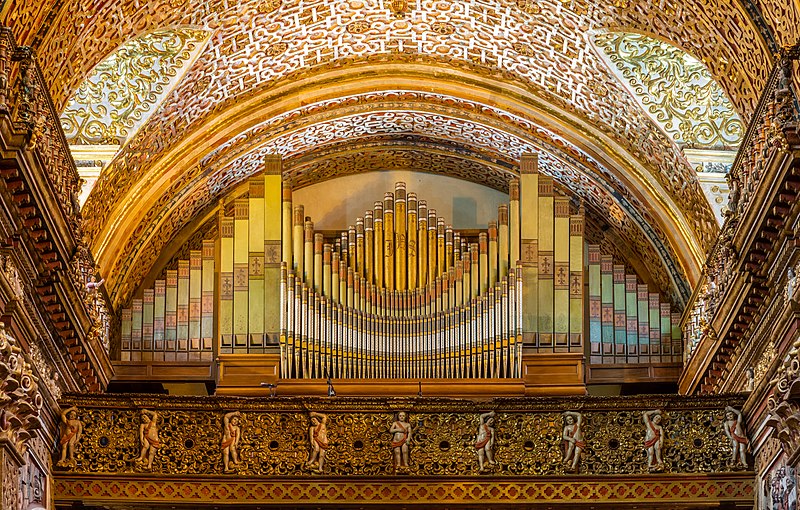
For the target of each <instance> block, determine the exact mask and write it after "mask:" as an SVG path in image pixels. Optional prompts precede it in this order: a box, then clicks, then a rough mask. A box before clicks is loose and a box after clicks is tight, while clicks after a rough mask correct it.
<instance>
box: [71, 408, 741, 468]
mask: <svg viewBox="0 0 800 510" xmlns="http://www.w3.org/2000/svg"><path fill="white" fill-rule="evenodd" d="M109 398H110V400H109ZM134 400H135V405H136V406H143V405H144V406H148V408H149V409H154V412H157V413H158V417H159V425H158V430H159V434H158V439H157V440H158V442H159V445H160V448H159V449H158V455H157V457H156V461H154V462H153V465H152V469H151V470H148V469H147V467H146V465H144V464H143V463H141V462H136V460H135V459H136V457H137V456H138V455H139V451H140V442H139V441H140V438H139V437H137V434H136V431H137V430H138V428H139V427H140V426H141V425H142V421H141V420H140V418H139V416H140V410H139V409H140V408H139V407H134V406H133V403H131V404H128V403H126V402H127V400H126V399H125V398H121V399H120V398H115V397H109V396H107V395H106V396H103V403H102V404H100V401H99V400H96V399H95V400H93V399H92V397H80V398H76V397H69V398H68V399H66V404H65V405H73V404H74V405H76V406H79V407H80V409H81V413H82V422H83V424H84V431H83V435H82V438H81V447H80V448H78V449H77V450H76V452H75V459H76V462H75V464H74V465H73V466H72V467H70V468H69V472H70V473H72V474H80V473H84V474H91V473H96V472H100V473H109V474H115V473H116V474H124V473H141V472H152V473H153V474H154V475H164V474H174V473H181V474H183V475H185V476H194V475H215V474H223V473H224V472H225V466H224V463H223V458H222V456H221V455H220V449H219V447H220V425H221V424H222V423H223V416H224V414H226V412H225V411H221V410H220V409H221V408H226V407H228V406H230V405H231V403H232V402H233V401H231V402H228V401H226V400H224V399H216V398H205V399H187V398H166V399H165V398H160V399H155V398H150V397H144V396H142V397H135V398H134ZM671 400H674V403H670V402H669V401H671ZM646 401H647V399H638V400H637V399H627V400H626V399H605V400H604V399H584V400H578V401H575V400H574V399H572V400H567V399H496V400H495V401H493V402H491V403H483V404H477V403H474V402H471V401H464V400H450V399H441V400H440V399H416V400H414V399H400V401H395V400H394V399H392V400H389V401H387V400H384V399H348V398H343V397H337V398H336V399H325V400H323V399H313V398H312V399H302V398H282V399H272V400H263V399H236V401H235V402H236V405H237V406H238V409H239V412H240V413H241V422H242V423H247V429H246V430H245V429H242V431H241V433H240V434H239V436H238V437H239V438H240V439H239V441H240V442H239V445H238V454H239V456H240V463H239V464H238V465H237V466H236V472H237V473H238V474H240V475H243V476H264V477H270V478H271V479H275V478H280V477H287V476H289V477H294V476H309V475H314V474H317V472H322V473H335V474H336V475H337V476H385V475H392V474H393V473H395V472H400V473H409V474H412V475H437V476H459V475H478V474H480V473H481V470H480V463H479V462H476V453H478V454H479V453H480V448H479V447H482V448H486V447H489V449H488V450H484V454H485V458H484V461H485V463H484V467H485V468H486V471H489V472H491V473H492V475H493V476H498V477H510V476H512V477H513V476H550V475H563V474H566V473H570V472H572V463H571V462H568V463H566V464H565V462H564V451H563V449H562V446H563V442H564V435H565V428H564V427H565V426H569V425H570V424H569V423H567V421H568V420H566V421H562V420H563V418H564V415H563V413H564V412H565V411H568V410H569V408H568V407H567V406H571V405H580V409H582V410H581V412H580V415H581V423H580V431H579V432H578V431H574V432H572V433H571V437H572V438H573V439H575V444H576V446H577V445H578V442H579V441H583V442H584V443H585V444H584V445H583V446H581V448H582V451H581V452H580V459H579V466H580V470H581V472H585V473H592V474H625V473H628V474H631V473H639V474H643V473H647V472H648V457H647V451H646V449H645V443H646V442H647V440H649V439H651V438H648V432H647V431H648V430H649V429H646V428H645V427H644V426H643V423H642V412H641V411H639V410H637V409H636V407H638V408H639V409H641V408H642V407H643V406H644V405H645V404H644V402H646ZM651 401H652V400H651ZM664 403H665V404H666V405H667V409H668V412H669V422H662V423H655V424H654V425H655V426H656V427H657V429H658V427H660V428H661V431H662V435H661V438H660V439H661V441H662V445H663V455H662V459H661V460H662V468H663V470H664V471H668V472H673V473H710V472H717V473H725V472H732V471H733V470H734V466H731V465H730V464H729V463H728V459H729V458H730V456H731V454H732V445H731V442H730V441H729V440H728V438H727V437H726V435H725V433H724V430H723V428H724V427H723V421H724V420H722V419H721V417H720V411H719V410H720V409H723V408H724V407H725V406H727V405H732V406H737V407H738V406H740V405H741V403H742V400H741V399H730V398H727V399H713V398H712V399H709V398H697V397H693V401H692V402H689V400H688V399H675V398H674V397H670V398H668V399H667V401H665V402H664ZM156 405H158V407H156ZM406 405H408V406H409V407H404V406H406ZM476 405H488V406H490V407H491V408H493V409H495V411H494V413H495V414H494V416H491V414H490V413H484V414H483V416H480V415H479V414H478V412H477V408H476ZM387 406H389V407H392V408H395V409H397V408H399V409H401V410H400V411H399V412H396V414H395V413H394V412H389V411H384V409H386V408H387ZM401 406H402V407H401ZM307 407H312V408H314V409H318V410H319V411H314V412H315V413H316V414H315V415H309V413H308V412H307V411H306V410H305V408H307ZM565 407H566V409H565ZM405 409H411V411H406V410H405ZM412 412H413V414H412ZM323 417H324V418H326V420H325V419H323ZM494 420H496V422H495V421H494ZM656 421H658V420H657V419H656ZM496 423H500V424H502V426H500V427H496V426H495V424H496ZM574 424H577V421H575V422H574V423H573V424H572V425H574ZM320 425H324V427H322V428H320ZM487 426H488V430H487V429H486V427H487ZM478 427H480V429H478ZM573 430H574V429H573ZM254 431H259V432H258V433H253V432H254ZM476 432H477V434H476ZM484 433H485V435H483V434H484ZM146 434H147V433H146V432H145V435H146ZM566 434H567V435H570V432H569V430H567V432H566ZM491 437H494V442H493V443H492V442H491V440H490V441H486V443H485V444H483V445H481V443H483V442H484V441H485V440H486V438H491ZM315 444H316V445H317V446H319V448H320V449H319V454H320V455H318V456H316V457H315V456H314V453H315V451H314V445H315ZM323 445H324V446H326V447H323ZM408 446H410V448H404V447H408ZM488 451H491V454H492V460H493V461H494V462H495V465H493V466H492V465H491V464H489V462H488V461H489V456H488V455H486V454H487V453H488ZM575 451H576V452H577V448H576V450H575ZM323 453H324V455H323ZM320 459H324V461H323V464H322V465H320V463H319V461H320ZM653 462H654V463H657V461H656V458H655V456H654V457H653ZM309 468H310V471H311V472H309ZM489 468H491V469H489Z"/></svg>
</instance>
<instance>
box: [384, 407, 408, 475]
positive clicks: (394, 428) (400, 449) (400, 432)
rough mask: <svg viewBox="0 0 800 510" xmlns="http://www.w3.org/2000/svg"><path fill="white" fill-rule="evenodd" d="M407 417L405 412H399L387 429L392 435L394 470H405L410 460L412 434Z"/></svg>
mask: <svg viewBox="0 0 800 510" xmlns="http://www.w3.org/2000/svg"><path fill="white" fill-rule="evenodd" d="M407 418H408V415H407V414H406V412H405V411H400V412H398V413H397V415H396V417H395V421H394V423H392V425H391V427H389V433H391V434H392V453H393V455H394V469H395V471H397V470H398V469H407V468H408V465H409V458H410V451H411V450H410V448H411V442H412V440H413V435H412V434H413V432H412V429H411V424H410V423H409V422H408V421H406V420H407Z"/></svg>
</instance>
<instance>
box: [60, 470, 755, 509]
mask: <svg viewBox="0 0 800 510" xmlns="http://www.w3.org/2000/svg"><path fill="white" fill-rule="evenodd" d="M754 494H755V482H754V481H753V477H752V474H741V475H718V476H715V477H714V478H713V479H709V478H706V477H696V478H688V477H682V478H681V479H680V480H676V479H674V478H673V477H670V476H668V475H665V476H661V477H653V476H649V475H648V476H646V477H644V476H639V477H625V478H614V479H608V478H607V477H604V478H602V479H586V478H583V479H578V480H575V479H572V480H549V481H516V480H497V479H487V480H475V479H467V480H460V481H458V482H453V481H424V482H421V481H416V480H409V479H408V478H407V477H402V478H393V479H391V481H390V480H389V479H382V480H379V481H374V480H369V481H360V482H358V483H351V482H347V481H340V480H313V481H309V480H292V481H282V480H270V481H266V482H261V481H251V480H227V479H226V480H221V479H217V480H203V481H199V482H198V481H185V480H158V479H155V480H130V479H118V478H116V477H113V478H112V477H103V478H101V477H92V479H91V480H87V479H85V478H84V477H80V476H57V477H56V480H55V482H54V499H55V500H56V501H57V502H59V503H69V502H70V501H83V502H86V501H98V502H101V501H102V502H106V501H110V500H111V501H118V502H121V503H128V502H130V503H139V502H141V501H152V502H158V503H173V504H181V503H185V502H187V501H191V502H192V504H197V503H222V504H225V503H230V504H242V503H245V504H247V503H249V504H256V505H257V504H262V505H263V504H264V501H267V500H269V501H271V502H275V503H276V504H278V505H281V504H282V505H292V504H331V503H333V504H376V505H379V504H390V505H397V504H398V503H401V504H402V503H409V504H425V505H428V506H426V508H438V506H435V505H440V504H452V505H461V504H464V503H467V504H482V505H486V504H501V505H506V504H514V503H516V504H520V505H522V506H523V507H524V508H532V507H531V505H532V504H534V505H535V504H536V503H542V504H547V505H548V506H547V507H546V508H552V507H551V506H550V504H553V505H558V507H562V508H570V509H572V508H575V505H576V504H580V503H583V504H590V503H596V502H599V501H602V502H608V503H612V504H613V503H617V504H623V503H628V504H630V503H638V506H637V508H642V509H663V508H664V505H665V504H669V505H670V507H669V508H686V509H688V508H696V507H695V506H694V505H697V504H701V505H703V506H705V505H707V504H709V503H712V502H716V501H731V502H732V501H738V502H741V503H743V504H747V503H749V502H752V500H753V497H754ZM650 505H653V506H650ZM675 505H677V506H675ZM180 508H183V507H180ZM504 508H505V506H504ZM533 508H538V507H533ZM581 508H583V506H581Z"/></svg>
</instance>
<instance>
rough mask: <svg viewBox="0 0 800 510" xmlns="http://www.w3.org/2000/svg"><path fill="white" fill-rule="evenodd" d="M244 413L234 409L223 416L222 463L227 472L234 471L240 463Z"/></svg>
mask: <svg viewBox="0 0 800 510" xmlns="http://www.w3.org/2000/svg"><path fill="white" fill-rule="evenodd" d="M241 420H242V413H240V412H239V411H233V412H231V413H227V414H226V415H225V416H224V417H223V418H222V443H221V444H220V446H221V448H222V464H223V466H224V469H225V472H226V473H232V472H233V469H232V468H231V467H230V465H231V464H233V465H234V466H235V465H237V464H239V439H241V437H242V431H241V427H240V425H239V424H240V423H241Z"/></svg>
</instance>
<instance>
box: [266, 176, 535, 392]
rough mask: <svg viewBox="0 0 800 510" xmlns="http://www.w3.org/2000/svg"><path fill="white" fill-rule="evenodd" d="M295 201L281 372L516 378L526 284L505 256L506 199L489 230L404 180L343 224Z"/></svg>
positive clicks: (283, 282)
mask: <svg viewBox="0 0 800 510" xmlns="http://www.w3.org/2000/svg"><path fill="white" fill-rule="evenodd" d="M289 199H290V195H289V194H288V193H286V194H284V206H283V210H284V211H289V209H290V206H289V205H288V203H287V202H288V201H289ZM292 211H293V214H292V215H291V216H289V215H288V214H286V215H284V222H285V223H288V221H289V220H291V221H292V223H293V225H292V226H291V229H290V226H289V225H288V224H285V225H284V227H283V231H284V232H288V231H290V230H291V231H292V232H293V239H292V243H291V246H292V247H293V249H292V251H291V253H289V252H288V246H289V243H286V246H287V251H286V252H285V254H286V255H287V260H285V261H284V266H283V272H282V275H281V297H282V307H283V311H284V313H283V314H282V317H283V319H282V322H281V373H282V374H285V377H288V378H323V377H334V378H414V379H419V378H504V377H519V373H520V359H521V329H520V327H521V321H520V316H521V315H520V314H521V306H520V295H521V291H522V282H521V281H520V280H519V279H518V278H517V277H516V276H515V270H514V269H511V268H510V264H509V262H508V258H507V254H508V253H509V244H510V242H511V241H510V239H509V236H508V207H507V206H505V205H504V206H501V207H500V211H499V214H498V220H497V221H495V222H492V223H490V225H489V226H488V229H487V230H486V231H481V232H469V233H467V232H464V233H460V232H455V231H454V230H453V228H452V227H451V226H449V225H448V224H447V222H446V220H445V218H442V217H440V216H437V213H436V211H435V210H433V209H429V208H428V207H427V204H426V202H425V201H424V200H422V199H420V198H418V197H417V195H416V193H413V192H408V191H407V190H406V186H405V184H404V183H397V184H396V186H395V189H394V192H386V193H385V194H384V196H383V200H380V201H377V202H375V205H374V207H373V209H372V210H369V211H366V212H365V214H364V215H363V216H362V217H359V218H357V219H356V220H355V223H354V225H351V226H349V227H348V228H347V229H346V230H344V231H342V232H341V233H339V234H328V235H327V236H326V235H323V234H322V233H318V232H315V231H314V227H313V223H312V221H311V219H310V218H307V217H305V216H304V214H303V206H302V205H299V204H297V205H295V204H292ZM301 233H302V239H303V242H302V243H300V242H298V240H297V238H298V237H299V236H300V235H301ZM500 245H502V246H503V248H502V249H500V248H499V246H500ZM501 252H502V253H503V254H504V256H505V257H506V259H505V260H504V261H503V263H502V264H501V263H500V260H499V253H501Z"/></svg>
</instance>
